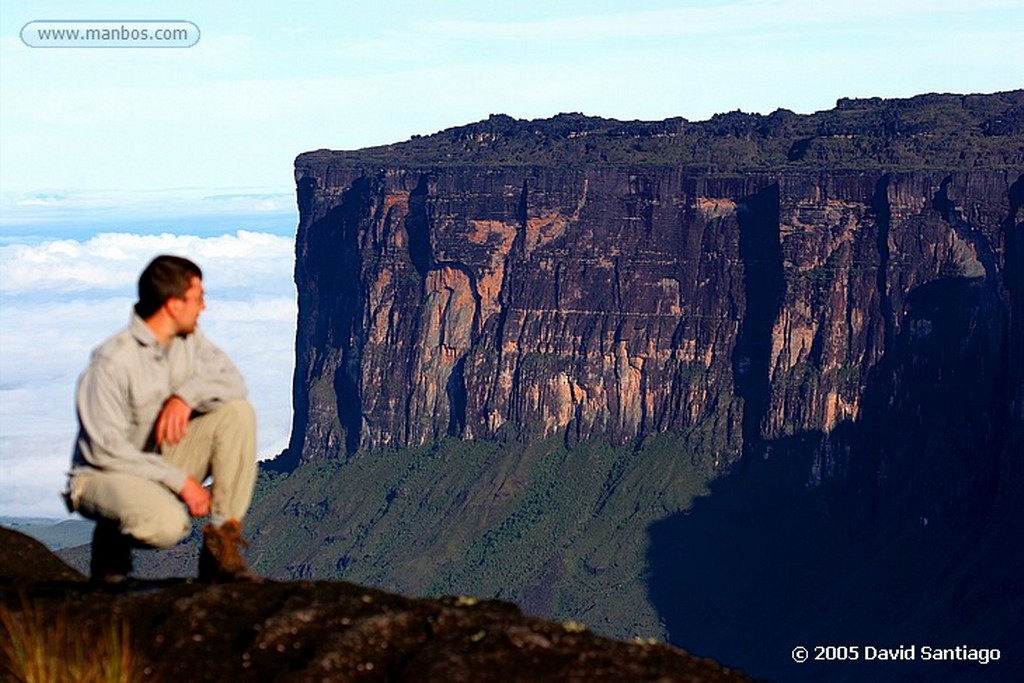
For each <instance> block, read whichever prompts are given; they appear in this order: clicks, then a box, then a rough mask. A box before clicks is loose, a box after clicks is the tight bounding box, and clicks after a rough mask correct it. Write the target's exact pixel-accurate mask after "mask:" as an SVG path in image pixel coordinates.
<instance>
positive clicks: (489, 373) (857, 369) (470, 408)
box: [292, 153, 1021, 469]
mask: <svg viewBox="0 0 1024 683" xmlns="http://www.w3.org/2000/svg"><path fill="white" fill-rule="evenodd" d="M296 175H297V178H298V186H299V205H300V209H301V216H302V222H301V225H300V227H299V235H298V259H297V271H296V273H297V275H296V277H297V282H298V285H299V293H300V320H299V332H298V341H299V354H298V368H297V375H296V406H297V420H296V425H295V434H294V441H293V445H292V446H293V449H297V450H301V453H302V457H303V458H304V459H316V458H320V457H333V456H336V455H338V454H341V453H345V452H346V451H348V452H352V451H354V450H356V449H358V448H364V449H370V450H376V449H380V448H383V447H389V446H410V445H411V446H419V445H423V444H427V443H430V442H433V441H435V440H437V439H439V438H441V437H443V436H445V435H452V436H457V437H460V438H465V439H485V440H493V439H507V438H544V437H550V436H552V435H557V436H564V437H565V438H566V439H567V440H569V441H570V442H575V441H579V440H583V439H587V438H590V437H595V436H597V437H603V438H607V439H609V440H611V441H613V442H617V443H623V442H626V441H629V440H632V439H635V438H637V437H643V436H645V435H649V434H652V433H659V432H674V433H678V434H684V435H685V434H688V433H691V432H693V431H694V430H697V431H698V432H700V438H701V439H702V440H703V443H704V444H705V445H708V446H710V448H709V457H713V458H714V460H715V462H716V464H721V465H724V464H727V463H729V462H732V461H734V460H735V459H736V458H737V457H738V456H739V455H740V454H741V453H742V449H743V446H744V444H746V445H747V446H748V447H750V446H751V445H753V444H756V443H760V442H763V441H770V440H774V439H778V438H780V437H785V436H791V435H794V434H799V433H805V432H814V431H816V432H822V433H829V432H832V431H833V430H834V429H835V428H836V427H837V426H839V425H841V424H843V423H844V422H856V421H857V420H858V419H859V418H861V416H862V414H863V411H864V409H865V405H864V401H865V400H866V398H865V391H866V389H867V387H868V384H869V380H870V378H871V372H872V370H873V369H875V368H879V367H880V366H879V364H880V362H881V361H882V360H883V358H886V357H890V358H894V357H896V356H898V355H899V354H901V353H903V354H906V353H911V354H913V353H915V349H917V350H920V349H921V348H923V347H924V346H927V345H928V343H929V342H928V340H929V339H930V338H932V337H934V336H935V334H934V333H935V332H936V331H937V330H938V329H939V327H941V326H942V325H947V326H950V325H952V326H954V327H951V328H950V329H948V330H944V331H943V332H944V338H945V337H948V336H949V334H948V333H956V334H959V333H960V332H961V331H964V334H965V335H966V336H965V337H964V338H963V339H961V341H962V342H963V344H964V345H966V346H971V345H973V346H974V347H975V350H976V351H977V352H978V353H979V354H981V355H979V356H978V358H979V359H981V358H984V359H987V360H985V361H984V363H983V365H982V366H979V368H978V372H979V373H981V374H982V375H984V377H985V378H992V379H997V380H998V384H999V385H1001V386H1002V389H1001V390H1000V391H1002V392H1004V393H1005V392H1010V393H1011V394H1012V393H1014V392H1017V393H1019V386H1020V368H1019V366H1016V365H1013V366H1012V367H1011V365H1008V363H1010V361H1009V358H1010V356H1009V355H1008V354H1007V352H1008V351H1009V349H1008V348H1007V347H1006V344H1007V343H1010V342H1011V341H1012V343H1016V344H1019V337H1017V336H1016V334H1014V335H1010V325H1011V319H1012V317H1013V316H1012V315H1011V310H1012V308H1013V307H1014V306H1016V305H1019V299H1017V300H1015V296H1014V292H1013V291H1012V285H1011V284H1010V283H1008V282H1007V280H1006V277H1007V275H1006V274H1007V273H1012V272H1013V269H1014V268H1016V267H1017V266H1016V265H1015V263H1014V262H1013V261H1012V259H1013V258H1014V256H1013V250H1014V249H1015V248H1019V245H1016V246H1015V244H1014V239H1017V240H1019V239H1020V235H1019V228H1018V227H1016V222H1015V221H1016V214H1017V209H1018V207H1019V197H1017V195H1019V194H1020V185H1021V180H1020V176H1019V174H1016V173H1013V172H1007V171H1002V170H1000V171H971V172H965V173H957V172H954V173H949V172H928V171H920V172H892V173H886V172H875V173H867V172H834V173H815V174H807V173H780V174H750V175H748V176H746V177H742V178H715V177H707V176H701V175H693V174H690V173H687V172H685V171H681V170H679V169H672V168H654V169H607V168H588V167H585V168H580V169H572V170H559V169H550V168H505V169H501V168H497V169H492V168H485V169H480V168H473V167H455V168H444V169H434V170H410V169H390V170H384V171H378V172H373V173H369V172H367V171H365V170H364V169H362V168H344V167H338V166H336V165H334V164H333V162H332V157H331V156H330V155H325V154H322V153H313V154H309V155H304V156H302V157H300V158H299V160H298V162H297V171H296ZM1018 277H1019V276H1018ZM946 290H948V291H949V292H950V293H952V292H956V293H957V294H956V296H959V297H960V299H962V301H960V304H963V305H965V306H968V307H969V308H970V309H971V311H973V313H971V312H969V311H966V312H964V311H962V315H963V316H966V318H963V319H962V320H960V319H958V320H956V321H953V320H947V319H946V318H948V315H947V316H945V317H943V314H942V312H941V310H942V309H944V308H948V307H949V306H953V305H959V304H954V302H953V301H952V300H951V299H949V298H947V296H946V294H943V292H944V291H946ZM1017 296H1019V294H1018V295H1017ZM957 315H961V314H957ZM961 324H962V325H966V326H967V327H966V328H963V329H961V328H960V327H959V325H961ZM1011 336H1013V337H1014V339H1012V340H1011V339H1010V337H1011ZM922 345H924V346H922ZM966 346H965V348H966ZM1018 348H1019V347H1018ZM960 350H961V351H962V350H964V349H960ZM948 352H950V353H957V352H958V349H949V350H948ZM979 379H980V377H979ZM836 465H837V463H836V462H832V461H829V462H822V463H820V468H824V469H828V468H831V467H834V466H836Z"/></svg>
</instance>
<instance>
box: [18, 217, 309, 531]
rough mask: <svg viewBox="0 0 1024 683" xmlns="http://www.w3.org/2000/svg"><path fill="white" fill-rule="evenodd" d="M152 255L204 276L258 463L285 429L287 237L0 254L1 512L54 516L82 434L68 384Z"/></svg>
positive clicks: (95, 240) (290, 348)
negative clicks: (254, 427)
mask: <svg viewBox="0 0 1024 683" xmlns="http://www.w3.org/2000/svg"><path fill="white" fill-rule="evenodd" d="M158 253H177V254H180V255H183V256H187V257H189V258H192V259H193V260H195V261H196V262H197V263H198V264H199V265H200V266H201V267H203V269H204V275H205V278H204V280H205V283H204V284H205V285H206V288H207V291H208V295H209V296H208V302H207V306H208V307H207V310H206V311H205V312H204V313H203V317H202V320H201V324H202V325H203V328H204V330H205V331H206V334H207V335H208V336H209V337H210V338H211V339H212V340H213V341H214V342H215V343H216V344H217V345H218V346H220V347H221V348H223V349H224V350H225V351H226V352H227V353H228V354H229V355H230V356H231V357H232V358H233V359H234V361H235V363H236V364H238V366H239V368H240V369H241V370H242V373H243V374H244V375H245V378H246V383H247V384H248V386H249V395H250V399H251V400H252V402H253V404H254V407H255V408H256V413H257V417H258V420H259V451H260V455H261V457H268V456H273V455H276V454H277V453H279V452H280V451H281V450H282V449H283V448H284V447H285V446H286V445H287V443H288V436H289V432H290V429H291V376H292V369H293V367H294V337H295V315H296V304H295V292H294V285H293V284H292V264H293V263H294V246H293V240H292V239H290V238H285V237H281V236H278V235H271V234H266V233H257V232H246V231H239V232H237V233H235V234H231V235H220V236H216V237H206V238H203V237H197V236H190V235H174V234H164V235H132V234H121V233H118V234H99V235H96V236H94V237H92V238H90V239H87V240H82V241H78V240H49V241H45V242H42V243H39V244H35V245H33V244H24V243H15V244H8V245H6V246H2V247H0V482H3V486H0V515H11V516H51V517H52V516H60V515H62V514H63V507H62V504H61V502H60V500H59V498H58V496H57V495H56V494H57V491H59V490H60V489H61V488H62V487H63V485H64V473H65V471H66V470H67V467H68V462H69V458H70V453H71V444H72V441H73V439H74V435H75V431H76V429H77V426H76V423H75V419H74V407H73V392H74V384H75V381H76V379H77V377H78V374H79V373H80V372H81V370H82V368H83V367H84V366H85V363H86V362H87V360H88V356H89V353H90V351H91V349H92V348H93V347H95V346H96V345H97V344H99V343H100V342H101V341H103V339H105V338H106V337H108V336H110V335H111V334H113V333H114V332H116V331H117V330H118V329H120V328H121V327H123V326H124V325H125V324H126V323H127V322H128V319H129V316H130V314H131V305H132V303H133V302H134V299H135V283H136V280H137V278H138V273H139V271H141V269H142V268H143V267H144V266H145V264H146V263H147V262H148V261H149V259H151V258H152V257H153V256H155V255H156V254H158Z"/></svg>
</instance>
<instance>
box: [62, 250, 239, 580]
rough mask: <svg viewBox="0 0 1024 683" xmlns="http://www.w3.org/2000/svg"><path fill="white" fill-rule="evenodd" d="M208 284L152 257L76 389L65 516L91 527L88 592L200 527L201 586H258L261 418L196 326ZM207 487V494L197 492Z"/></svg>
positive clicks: (192, 270)
mask: <svg viewBox="0 0 1024 683" xmlns="http://www.w3.org/2000/svg"><path fill="white" fill-rule="evenodd" d="M204 308H206V303H205V300H204V298H203V274H202V271H201V270H200V269H199V267H198V266H197V265H196V264H194V263H192V262H191V261H189V260H188V259H184V258H181V257H177V256H158V257H157V258H155V259H154V260H153V261H152V262H151V263H150V264H149V265H148V266H147V267H146V269H145V270H144V271H143V272H142V275H141V276H140V277H139V300H138V303H136V304H135V314H134V315H133V316H132V320H131V322H130V323H129V325H128V327H127V328H126V329H124V330H122V331H121V332H119V333H117V334H116V335H114V336H113V337H111V338H110V339H108V340H107V341H105V342H104V343H102V344H101V345H100V346H99V347H97V348H96V349H95V350H94V351H93V354H92V357H91V359H90V361H89V364H88V366H87V367H86V369H85V371H84V372H83V373H82V376H81V377H80V378H79V381H78V387H77V389H76V408H77V414H78V424H79V432H78V438H77V441H76V444H75V449H74V455H73V458H72V470H71V473H70V479H69V482H68V492H67V496H66V497H67V499H68V504H69V507H70V508H71V509H73V510H75V511H77V512H79V513H80V514H82V515H83V516H85V517H89V518H91V519H94V520H96V522H97V524H96V531H95V534H94V536H93V543H92V563H91V567H90V569H91V575H92V579H93V580H94V581H98V582H105V583H116V582H119V581H123V580H124V579H126V578H127V577H128V575H129V573H130V572H131V569H132V559H131V552H132V548H133V547H156V548H168V547H170V546H172V545H174V544H176V543H177V542H179V541H180V540H182V539H183V538H185V536H187V535H188V534H189V532H190V531H191V529H192V520H191V518H192V517H208V523H207V524H206V525H205V526H204V527H203V547H202V551H201V554H200V558H199V578H200V579H201V580H207V581H230V580H236V579H246V580H253V579H256V576H255V575H254V574H253V573H252V572H251V571H250V570H249V568H248V567H247V566H246V563H245V560H244V559H243V558H242V555H241V552H240V548H241V547H242V546H244V545H245V541H244V540H243V539H242V530H241V520H242V518H243V517H244V516H245V513H246V511H247V510H248V509H249V504H250V502H251V501H252V494H253V486H254V484H255V479H256V418H255V415H254V414H253V410H252V407H251V406H250V405H249V403H248V402H247V401H246V399H245V396H246V388H245V382H244V380H243V379H242V375H241V374H240V373H239V371H238V369H237V368H236V367H235V365H234V363H232V362H231V360H230V359H229V358H228V357H227V355H226V354H225V353H224V352H223V351H221V350H220V349H219V348H217V347H216V346H214V345H213V344H212V343H210V342H209V341H208V340H207V339H206V337H205V336H203V333H202V331H201V330H200V329H199V328H198V327H197V326H196V321H197V320H198V319H199V314H200V313H201V312H202V311H203V309H204ZM211 475H212V476H213V487H212V494H211V492H210V491H208V490H207V489H205V488H204V487H203V486H202V482H203V481H204V480H205V479H206V478H207V477H208V476H211Z"/></svg>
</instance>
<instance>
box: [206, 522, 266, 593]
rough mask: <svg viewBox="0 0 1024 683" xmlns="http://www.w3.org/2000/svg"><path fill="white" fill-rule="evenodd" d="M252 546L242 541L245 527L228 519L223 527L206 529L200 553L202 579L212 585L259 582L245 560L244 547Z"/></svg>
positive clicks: (207, 526) (210, 525) (209, 526)
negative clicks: (217, 583)
mask: <svg viewBox="0 0 1024 683" xmlns="http://www.w3.org/2000/svg"><path fill="white" fill-rule="evenodd" d="M247 547H249V544H248V543H247V542H246V541H245V539H244V538H242V525H241V523H240V522H239V521H238V520H236V519H229V520H228V521H226V522H224V525H223V526H221V527H215V526H213V525H212V524H207V525H206V526H204V527H203V548H202V550H201V551H200V552H199V580H200V581H210V582H215V583H216V582H227V581H260V578H259V577H258V576H257V575H256V574H254V573H253V572H252V570H251V569H249V566H248V565H247V564H246V563H245V558H243V557H242V553H241V551H240V549H241V548H247Z"/></svg>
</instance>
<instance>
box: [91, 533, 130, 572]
mask: <svg viewBox="0 0 1024 683" xmlns="http://www.w3.org/2000/svg"><path fill="white" fill-rule="evenodd" d="M134 545H135V541H134V539H133V538H132V537H131V536H126V535H124V534H122V533H121V527H120V524H119V523H118V522H117V521H115V520H109V519H106V520H100V521H98V522H96V529H95V530H94V531H93V533H92V559H91V560H90V562H89V578H90V580H91V581H92V582H93V583H101V584H107V585H116V584H119V583H124V582H125V581H127V580H128V575H129V574H131V573H132V547H133V546H134Z"/></svg>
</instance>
